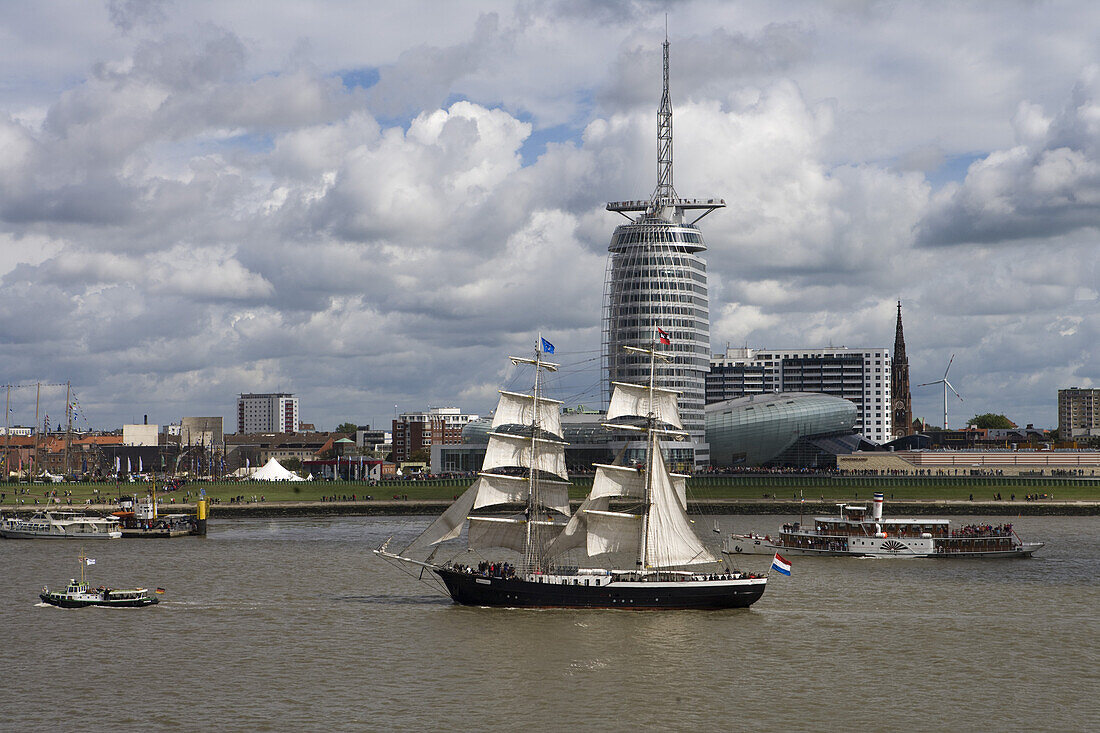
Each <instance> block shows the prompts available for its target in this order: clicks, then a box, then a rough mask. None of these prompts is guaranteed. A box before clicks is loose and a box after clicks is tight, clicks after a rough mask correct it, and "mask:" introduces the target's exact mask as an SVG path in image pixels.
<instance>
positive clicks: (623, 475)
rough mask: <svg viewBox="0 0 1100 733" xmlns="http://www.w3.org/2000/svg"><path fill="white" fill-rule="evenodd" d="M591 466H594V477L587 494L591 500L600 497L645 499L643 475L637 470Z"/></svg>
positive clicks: (605, 465)
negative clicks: (590, 489)
mask: <svg viewBox="0 0 1100 733" xmlns="http://www.w3.org/2000/svg"><path fill="white" fill-rule="evenodd" d="M593 465H595V466H596V477H595V478H593V479H592V491H590V492H589V494H588V495H589V496H590V497H592V498H593V499H598V498H600V497H602V496H628V497H630V498H633V499H644V498H645V474H644V473H642V472H641V471H639V470H638V469H636V468H630V467H629V466H612V465H608V464H606V463H596V464H593Z"/></svg>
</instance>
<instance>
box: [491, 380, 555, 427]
mask: <svg viewBox="0 0 1100 733" xmlns="http://www.w3.org/2000/svg"><path fill="white" fill-rule="evenodd" d="M537 403H538V410H537V412H538V415H537V422H536V414H535V413H536V409H535V404H536V400H535V397H534V395H529V394H520V393H518V392H505V391H503V390H501V392H500V401H499V402H498V403H497V409H496V411H495V412H493V430H496V429H497V428H499V427H501V426H502V425H536V424H537V425H538V426H539V428H540V429H542V430H543V431H545V432H547V433H551V434H552V435H557V436H559V437H560V436H561V434H562V432H561V405H562V403H561V401H560V400H548V399H546V398H544V397H540V398H539V399H538V400H537Z"/></svg>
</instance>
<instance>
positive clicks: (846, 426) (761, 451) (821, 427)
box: [707, 392, 870, 468]
mask: <svg viewBox="0 0 1100 733" xmlns="http://www.w3.org/2000/svg"><path fill="white" fill-rule="evenodd" d="M855 423H856V406H855V405H854V404H853V403H852V402H851V401H850V400H846V399H842V398H840V397H833V396H831V395H825V394H819V393H808V392H780V393H778V394H775V393H772V394H754V395H749V396H747V397H738V398H736V399H732V400H723V401H722V402H714V403H711V404H709V405H707V443H709V444H710V456H711V463H712V464H714V465H715V466H721V467H723V468H727V467H737V466H765V465H782V466H796V467H799V468H835V467H836V456H837V455H838V454H844V453H851V452H852V451H855V450H859V449H860V448H861V446H862V447H870V444H869V443H866V441H864V440H863V439H862V438H861V437H860V436H859V435H857V434H856V433H855V431H854V429H853V428H854V426H855Z"/></svg>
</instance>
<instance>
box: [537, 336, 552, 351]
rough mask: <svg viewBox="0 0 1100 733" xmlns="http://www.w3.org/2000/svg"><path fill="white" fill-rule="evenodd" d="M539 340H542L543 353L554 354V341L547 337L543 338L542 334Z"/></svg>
mask: <svg viewBox="0 0 1100 733" xmlns="http://www.w3.org/2000/svg"><path fill="white" fill-rule="evenodd" d="M539 341H541V342H542V353H544V354H553V353H554V345H553V344H552V343H550V342H549V341H547V340H546V339H544V338H542V337H541V336H539Z"/></svg>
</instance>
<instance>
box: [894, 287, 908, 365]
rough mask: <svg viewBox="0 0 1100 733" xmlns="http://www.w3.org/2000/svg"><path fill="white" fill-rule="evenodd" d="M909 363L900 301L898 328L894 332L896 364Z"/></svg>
mask: <svg viewBox="0 0 1100 733" xmlns="http://www.w3.org/2000/svg"><path fill="white" fill-rule="evenodd" d="M898 362H905V363H906V364H908V361H907V360H906V358H905V334H904V333H903V332H902V330H901V301H900V300H899V301H898V327H897V331H895V332H894V363H895V364H897V363H898Z"/></svg>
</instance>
